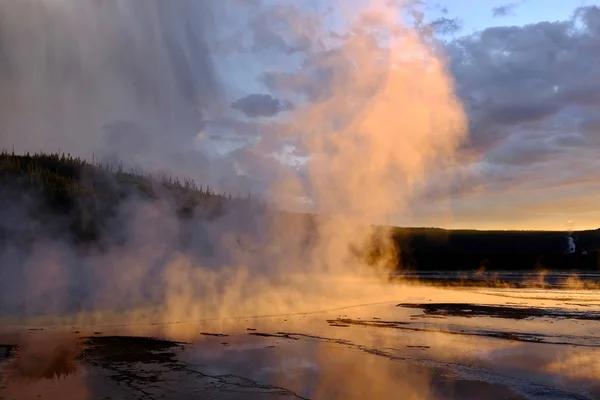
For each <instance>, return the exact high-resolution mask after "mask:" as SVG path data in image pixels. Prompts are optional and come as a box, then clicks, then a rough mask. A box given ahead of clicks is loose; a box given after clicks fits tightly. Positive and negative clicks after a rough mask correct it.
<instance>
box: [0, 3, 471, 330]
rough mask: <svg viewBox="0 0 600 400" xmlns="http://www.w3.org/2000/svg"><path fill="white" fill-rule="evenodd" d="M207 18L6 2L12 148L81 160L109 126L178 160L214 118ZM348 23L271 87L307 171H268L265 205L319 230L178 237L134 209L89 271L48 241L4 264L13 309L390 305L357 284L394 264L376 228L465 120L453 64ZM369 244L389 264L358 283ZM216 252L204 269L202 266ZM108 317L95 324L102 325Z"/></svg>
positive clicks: (393, 35)
mask: <svg viewBox="0 0 600 400" xmlns="http://www.w3.org/2000/svg"><path fill="white" fill-rule="evenodd" d="M207 4H208V3H206V2H202V1H184V0H182V1H179V2H176V3H171V2H162V1H154V0H152V1H147V0H145V1H143V2H131V1H117V2H108V3H107V2H87V1H84V2H82V1H67V0H64V1H62V0H61V1H22V2H2V3H0V7H1V8H2V12H0V15H2V18H3V20H2V23H1V26H2V32H1V33H0V44H1V46H0V48H1V49H2V52H0V53H1V54H2V55H3V56H4V57H5V59H4V60H3V61H2V62H1V63H0V67H1V68H3V74H2V76H3V77H6V78H4V79H5V80H6V81H4V82H3V87H4V88H5V89H4V91H3V93H4V94H3V95H2V106H1V107H0V109H1V110H2V111H0V112H2V113H3V117H2V118H0V120H2V121H3V122H2V123H3V124H4V126H2V127H1V129H2V131H3V132H4V133H3V135H4V136H3V138H2V142H3V143H4V144H8V143H10V142H11V141H12V140H15V141H16V140H19V145H20V146H25V147H26V148H28V147H29V146H32V147H33V148H39V147H42V148H45V149H48V148H49V147H48V146H47V145H48V144H49V143H52V144H53V145H60V146H61V147H63V148H64V147H68V146H72V142H67V140H69V139H73V140H74V141H77V140H82V141H84V142H86V141H94V140H95V139H96V138H95V137H93V136H94V135H93V133H92V136H91V137H88V136H86V135H87V132H97V130H98V127H100V126H102V124H103V123H104V122H105V121H110V120H114V119H126V120H135V121H141V123H143V124H144V125H145V126H150V127H152V132H157V133H156V134H155V135H154V136H152V139H153V140H159V141H160V144H161V145H162V144H168V147H167V151H169V150H172V149H173V148H174V146H175V147H177V146H179V145H181V147H186V146H188V145H189V143H190V142H189V137H186V136H185V135H184V136H177V135H175V134H174V132H175V131H179V132H181V131H186V128H189V127H193V126H194V123H193V121H194V118H200V117H201V112H202V111H205V112H208V111H207V110H210V109H211V105H210V104H211V102H214V103H215V104H219V96H218V95H219V93H220V89H219V88H218V87H217V85H216V84H215V82H216V79H215V78H214V76H213V75H212V70H211V68H212V63H211V62H210V57H209V56H208V55H207V53H206V52H207V51H208V50H207V49H208V47H207V46H205V42H206V40H205V36H206V32H205V30H206V29H208V26H209V25H206V23H207V19H209V20H210V13H211V10H209V9H208V6H207ZM338 7H340V8H337V9H336V10H334V11H337V12H341V13H342V14H344V13H346V14H348V15H353V16H354V19H353V20H352V21H351V22H350V24H349V25H348V26H347V27H346V28H345V29H344V32H343V34H339V33H336V34H333V33H331V30H330V29H329V28H327V27H326V26H321V25H318V24H317V25H315V26H316V27H319V26H321V28H315V29H314V30H313V31H312V32H311V36H310V37H311V39H312V41H313V42H312V47H311V48H312V51H311V52H310V53H308V55H307V60H306V68H303V69H301V70H300V71H299V72H294V73H286V74H283V75H281V76H278V77H277V79H275V80H274V81H275V84H274V90H278V91H279V92H281V93H290V92H292V91H296V92H297V94H299V95H300V97H297V98H298V99H299V100H298V104H296V106H295V107H294V108H293V110H291V111H290V112H289V113H288V114H287V115H286V116H285V118H283V119H281V120H280V121H279V124H280V125H279V128H280V129H279V130H278V131H277V132H276V133H275V134H274V133H273V131H272V130H270V131H269V132H268V135H269V140H271V143H273V142H275V143H286V144H289V143H293V144H294V146H295V148H296V150H297V151H298V152H299V153H300V154H301V155H302V156H304V157H306V159H308V161H307V162H306V164H305V165H303V166H302V168H301V171H300V173H297V172H296V171H290V170H289V169H288V168H286V167H285V166H283V165H281V164H278V163H277V162H276V161H273V162H272V166H271V167H272V168H275V167H276V168H279V169H280V170H281V173H279V174H276V177H277V178H276V179H274V180H273V182H272V184H271V188H272V189H271V192H270V195H271V196H272V197H273V198H309V199H311V200H312V203H313V204H314V205H315V206H314V209H313V211H315V212H316V213H318V214H319V215H321V217H320V218H319V219H318V220H317V222H316V223H315V224H313V225H311V227H310V228H308V227H307V224H306V223H305V222H303V221H302V218H300V222H298V221H296V222H293V221H291V220H288V219H281V218H278V217H276V216H273V215H263V216H262V217H259V218H258V219H257V217H256V216H244V215H238V214H232V215H230V216H226V217H224V218H222V219H221V220H218V221H216V222H212V223H208V222H206V221H203V220H202V219H201V218H197V219H196V220H195V221H192V223H190V225H187V226H185V227H184V226H182V225H181V222H180V221H179V220H178V218H177V216H176V215H175V212H174V210H172V208H171V207H170V205H169V202H168V199H164V200H161V201H158V202H153V203H151V204H142V203H138V202H136V200H135V199H132V200H131V201H130V202H129V203H128V204H127V205H126V206H124V210H123V212H122V218H121V220H120V227H119V228H118V229H119V230H120V232H119V233H120V234H123V232H126V236H127V237H128V241H127V245H126V246H125V247H113V248H111V249H110V250H109V251H108V253H104V254H94V255H92V256H89V255H86V256H81V255H79V254H78V253H77V252H76V251H74V250H72V249H71V248H70V246H69V244H68V243H60V242H59V243H57V242H56V240H55V239H53V238H48V240H47V242H46V243H42V244H40V245H38V246H37V247H35V249H34V251H33V252H32V254H31V255H30V256H28V257H25V258H23V257H21V256H19V257H16V256H14V254H15V253H14V252H7V253H5V256H4V257H5V260H3V261H5V262H3V268H4V269H5V271H4V275H5V276H10V274H15V273H16V272H14V271H18V270H19V269H25V282H26V283H24V287H23V288H22V289H23V290H17V291H13V292H12V293H13V295H12V297H10V296H9V295H7V294H5V295H4V299H3V301H4V302H8V303H11V302H12V303H19V304H21V307H20V308H19V307H17V309H21V310H31V311H32V313H33V312H34V311H37V313H39V312H44V313H46V314H64V313H65V312H67V311H69V312H73V311H76V310H78V309H79V310H86V311H95V310H96V311H97V310H104V309H107V308H108V309H114V308H115V307H116V306H117V305H119V306H121V308H122V306H123V305H124V304H128V305H129V306H135V308H136V309H139V310H141V311H138V312H137V313H138V314H139V315H138V314H136V315H138V316H139V317H140V318H141V319H143V320H146V321H147V320H153V321H156V320H169V321H175V320H194V319H202V318H223V317H232V316H236V315H257V314H265V313H266V314H272V313H291V312H297V311H305V310H310V309H313V308H316V309H318V308H319V307H322V306H323V305H324V304H328V305H329V306H332V307H335V306H341V305H347V304H348V303H349V302H356V301H361V300H359V299H361V297H363V296H366V297H368V298H372V297H378V298H379V297H382V296H383V297H385V290H391V289H390V288H386V289H385V290H383V289H382V290H378V291H377V293H376V295H375V293H373V289H372V288H371V287H369V286H365V285H364V279H367V278H366V277H367V276H375V275H373V273H372V271H378V270H379V271H381V269H382V268H383V269H385V268H386V267H389V266H395V262H396V258H397V256H398V255H397V254H395V252H394V250H393V246H392V243H391V241H390V240H389V237H388V236H389V232H387V231H386V230H385V229H383V228H378V229H375V228H369V226H371V225H370V224H390V223H391V222H393V221H394V220H397V219H398V217H400V216H402V215H403V214H406V213H408V212H409V210H408V209H407V204H408V203H409V201H410V200H411V197H412V196H413V195H414V194H415V193H417V192H418V190H419V189H420V188H422V187H423V184H424V182H425V181H426V180H427V178H428V173H429V172H432V171H439V170H441V169H442V167H444V166H448V165H449V164H451V163H452V162H453V156H454V150H455V148H456V147H457V146H458V145H459V144H460V142H461V140H462V139H463V135H464V131H465V116H464V114H463V111H462V109H461V106H460V104H459V102H458V101H457V99H456V97H455V95H454V92H453V85H452V80H451V78H450V77H449V75H448V73H447V71H446V69H445V65H444V60H443V57H442V55H441V54H439V53H438V52H437V49H436V48H435V47H434V45H432V44H431V41H428V40H425V38H424V37H423V35H422V32H420V31H416V30H414V29H410V28H409V27H407V26H406V25H405V24H403V22H402V21H401V20H399V18H396V17H394V15H399V14H398V13H397V12H396V10H397V8H396V7H397V6H393V5H391V4H390V3H389V2H384V1H380V2H379V1H377V2H372V3H371V4H368V5H367V6H363V7H362V8H360V9H357V10H352V12H349V11H350V10H347V9H344V8H343V6H342V5H339V6H338ZM134 14H135V16H134ZM196 18H200V19H196ZM82 27H85V28H82ZM292 27H293V28H295V26H294V25H292ZM325 43H326V44H327V45H325ZM317 44H318V45H317ZM315 79H320V80H319V82H318V85H319V91H318V93H316V94H315V93H313V95H312V96H304V97H302V95H301V93H302V89H304V88H303V84H304V83H306V84H309V83H310V82H311V81H312V80H315ZM194 107H195V108H194ZM192 109H194V110H197V111H198V113H197V114H196V113H195V112H192V111H191V110H192ZM212 109H214V107H212ZM9 116H10V118H9ZM5 117H6V118H5ZM30 117H31V118H30ZM21 132H27V134H26V135H24V137H23V139H21V138H22V136H20V134H21ZM158 133H160V134H158ZM265 135H267V133H265ZM273 135H274V137H275V139H273ZM75 138H76V139H75ZM63 143H64V145H63ZM173 143H175V144H173ZM91 148H93V146H92V147H91ZM158 148H160V146H156V147H152V153H149V154H151V155H153V154H155V153H154V152H156V149H158ZM125 150H127V149H125ZM277 165H279V166H277ZM173 172H174V173H177V172H178V171H176V170H175V171H173ZM190 226H195V227H196V228H194V229H192V234H191V235H192V241H191V245H190V246H189V247H187V248H183V249H182V248H181V246H178V244H177V241H178V238H179V234H180V233H181V231H182V230H184V229H188V230H189V229H190ZM201 227H202V228H201ZM374 241H375V242H376V243H377V246H378V247H379V257H377V259H376V260H373V264H374V266H369V267H368V268H365V265H364V259H363V258H360V257H356V254H357V252H358V253H360V252H361V251H363V250H364V249H366V248H368V246H371V245H372V244H373V243H374ZM207 247H208V248H210V255H207V254H205V253H204V254H203V253H202V251H201V250H199V249H205V248H207ZM19 264H20V265H19ZM5 265H10V267H4V266H5ZM378 268H379V269H378ZM9 269H10V271H9ZM11 271H13V272H11ZM343 277H347V279H342V278H343ZM75 288H79V289H80V290H78V291H77V292H78V294H77V295H74V294H73V292H74V291H75ZM81 288H84V289H81ZM82 292H83V293H82ZM23 307H24V308H23ZM98 315H100V317H98ZM98 315H96V317H94V318H95V319H94V322H100V321H98V320H97V318H100V319H102V318H104V317H103V316H102V315H103V314H98ZM79 318H82V317H81V316H80V317H79ZM80 322H82V321H80ZM88 322H89V321H88Z"/></svg>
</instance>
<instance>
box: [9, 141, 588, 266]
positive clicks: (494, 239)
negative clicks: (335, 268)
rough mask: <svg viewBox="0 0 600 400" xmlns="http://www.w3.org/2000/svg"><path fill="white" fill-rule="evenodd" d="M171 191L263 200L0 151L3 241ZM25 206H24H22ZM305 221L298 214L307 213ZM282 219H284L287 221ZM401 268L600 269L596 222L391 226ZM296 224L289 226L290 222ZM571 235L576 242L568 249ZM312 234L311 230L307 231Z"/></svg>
mask: <svg viewBox="0 0 600 400" xmlns="http://www.w3.org/2000/svg"><path fill="white" fill-rule="evenodd" d="M159 197H160V198H161V199H162V198H168V199H169V201H171V202H173V205H174V207H175V208H176V210H177V214H178V216H179V217H180V218H189V217H191V216H194V215H198V213H201V214H202V218H203V219H206V220H211V219H214V218H218V217H219V216H220V215H223V214H224V213H226V211H227V210H230V209H232V208H239V207H247V208H248V209H250V210H252V212H256V211H257V210H265V209H266V208H267V207H268V206H267V205H266V204H265V203H264V202H262V201H261V200H259V199H256V198H253V197H252V196H250V195H244V196H240V195H237V196H234V195H230V194H225V193H217V192H215V191H214V190H213V189H211V188H210V187H209V186H202V185H201V186H197V185H196V183H195V182H194V181H193V180H191V179H183V180H181V179H179V178H173V177H171V176H167V175H149V174H144V173H143V172H142V171H137V170H126V169H125V168H124V167H123V166H122V165H113V164H100V163H90V162H88V161H86V160H84V159H81V158H78V157H73V156H71V155H70V154H60V155H59V154H33V155H30V154H25V155H16V154H14V153H12V152H7V151H4V152H2V153H0V245H2V244H5V243H6V242H11V241H12V242H14V241H22V242H23V241H24V242H32V241H35V240H37V239H39V237H40V236H44V235H46V236H47V235H54V234H56V235H62V236H64V235H65V232H68V234H69V237H70V238H72V240H73V241H74V242H75V243H77V244H89V245H93V244H94V243H96V242H99V241H101V239H102V237H103V235H105V234H106V232H109V230H110V229H109V228H110V227H109V225H110V223H111V221H113V222H114V220H115V219H116V218H118V212H119V209H120V208H121V207H122V206H123V203H124V202H125V201H128V200H130V199H132V198H135V199H141V200H152V199H156V198H159ZM23 210H25V211H23ZM278 215H279V217H278V218H280V219H281V220H282V222H281V223H282V224H283V226H285V224H286V223H287V224H290V225H294V224H296V223H298V222H300V223H302V224H303V225H305V226H311V224H312V222H311V221H313V220H314V216H308V215H300V214H294V213H285V212H280V213H278ZM304 220H305V222H302V221H304ZM286 221H287V222H286ZM392 230H393V232H394V235H393V240H394V242H395V243H396V246H397V248H398V249H399V253H400V259H399V262H398V268H399V269H408V270H442V271H443V270H463V271H464V270H466V271H469V270H477V269H480V268H482V267H483V268H485V269H488V270H494V269H496V270H498V269H501V270H531V269H535V268H545V269H579V270H598V269H599V267H598V266H599V265H600V230H594V231H580V232H573V233H571V234H569V233H567V232H537V231H476V230H444V229H437V228H393V229H392ZM290 231H293V230H290ZM569 236H570V237H571V238H572V240H573V242H574V244H575V246H576V249H575V252H573V253H570V254H567V251H568V249H569V240H570V239H569ZM308 240H309V241H310V240H311V239H310V238H309V239H308Z"/></svg>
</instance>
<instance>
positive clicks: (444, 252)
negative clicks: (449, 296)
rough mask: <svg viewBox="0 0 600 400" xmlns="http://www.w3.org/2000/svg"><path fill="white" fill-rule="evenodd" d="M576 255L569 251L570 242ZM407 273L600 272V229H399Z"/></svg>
mask: <svg viewBox="0 0 600 400" xmlns="http://www.w3.org/2000/svg"><path fill="white" fill-rule="evenodd" d="M569 237H570V238H571V239H572V240H573V244H574V245H575V249H574V250H575V251H574V252H572V253H569V252H568V251H569V250H570V249H569V244H570V239H569ZM394 239H395V242H396V243H397V245H398V247H399V248H401V249H402V254H401V260H400V263H399V264H400V265H399V268H401V269H408V270H439V271H445V270H451V271H456V270H462V271H470V270H477V269H480V268H483V269H486V270H532V269H540V268H541V269H552V270H556V269H565V270H566V269H568V270H599V269H600V267H599V266H600V230H591V231H578V232H573V233H568V232H541V231H477V230H444V229H436V228H408V229H404V228H402V229H401V228H398V229H395V235H394Z"/></svg>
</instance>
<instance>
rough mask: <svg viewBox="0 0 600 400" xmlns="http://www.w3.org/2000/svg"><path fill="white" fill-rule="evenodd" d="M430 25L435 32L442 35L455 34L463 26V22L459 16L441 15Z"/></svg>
mask: <svg viewBox="0 0 600 400" xmlns="http://www.w3.org/2000/svg"><path fill="white" fill-rule="evenodd" d="M430 25H431V28H432V29H433V31H434V32H435V33H438V34H442V35H453V34H456V33H458V32H460V31H461V30H462V28H463V22H462V21H461V20H460V19H458V18H447V17H441V18H438V19H436V20H434V21H433V22H431V24H430Z"/></svg>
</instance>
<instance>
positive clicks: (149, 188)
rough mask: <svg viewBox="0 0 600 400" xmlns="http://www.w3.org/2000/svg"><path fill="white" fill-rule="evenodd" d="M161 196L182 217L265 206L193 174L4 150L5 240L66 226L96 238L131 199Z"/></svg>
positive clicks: (1, 223)
mask: <svg viewBox="0 0 600 400" xmlns="http://www.w3.org/2000/svg"><path fill="white" fill-rule="evenodd" d="M159 196H160V197H161V198H168V199H169V201H171V202H173V203H174V206H175V207H176V210H177V212H178V214H179V215H180V216H181V217H185V216H186V215H191V214H193V213H194V212H198V211H201V212H203V213H204V215H205V217H206V218H207V219H211V218H216V217H218V216H219V215H220V214H221V213H223V212H224V211H225V210H226V209H227V207H236V206H239V205H242V204H243V205H244V206H253V207H264V205H263V204H260V202H259V201H258V200H255V199H253V198H252V197H250V195H246V196H239V195H238V196H232V195H230V194H224V193H217V192H215V191H213V190H212V189H211V188H210V187H209V186H197V185H196V183H195V182H194V181H193V180H191V179H183V180H181V179H180V178H177V177H172V176H167V175H156V176H152V175H147V174H144V173H142V172H141V171H135V170H127V169H125V168H123V167H122V166H121V165H111V164H106V165H104V164H100V163H97V164H92V163H89V162H88V161H86V160H83V159H81V158H78V157H72V156H71V155H70V154H61V155H59V154H34V155H30V154H26V155H15V154H13V153H9V152H6V151H4V152H2V153H0V237H1V238H2V239H3V240H10V239H11V238H14V236H21V237H25V238H26V239H30V240H33V236H35V235H37V234H48V233H49V232H50V233H51V232H52V231H56V233H58V232H59V231H60V232H61V233H64V231H65V229H66V230H67V231H68V232H69V233H70V235H71V238H72V239H73V240H74V241H75V242H77V243H89V242H94V241H96V240H98V239H100V237H101V235H102V232H103V230H104V229H105V228H106V226H105V225H106V223H108V221H110V220H111V218H114V217H116V216H117V212H118V210H119V208H120V207H122V206H123V204H124V203H125V202H126V201H128V200H131V199H139V200H142V201H143V200H152V199H155V198H158V197H159ZM32 225H34V227H33V228H32ZM35 227H38V228H39V229H37V230H36V229H34V228H35ZM36 231H37V232H36ZM15 232H16V233H18V234H19V235H15Z"/></svg>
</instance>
